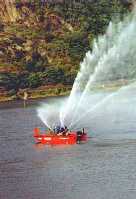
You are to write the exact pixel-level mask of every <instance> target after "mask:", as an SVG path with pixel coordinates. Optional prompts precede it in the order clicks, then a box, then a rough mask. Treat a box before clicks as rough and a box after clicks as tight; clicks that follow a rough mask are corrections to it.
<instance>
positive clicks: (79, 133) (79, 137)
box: [76, 131, 83, 144]
mask: <svg viewBox="0 0 136 199" xmlns="http://www.w3.org/2000/svg"><path fill="white" fill-rule="evenodd" d="M76 133H77V140H76V142H77V144H80V143H81V137H82V135H83V132H82V131H77V132H76Z"/></svg>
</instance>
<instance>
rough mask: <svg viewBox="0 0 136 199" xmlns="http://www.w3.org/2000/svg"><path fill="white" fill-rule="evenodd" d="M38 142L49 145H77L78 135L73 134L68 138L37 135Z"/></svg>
mask: <svg viewBox="0 0 136 199" xmlns="http://www.w3.org/2000/svg"><path fill="white" fill-rule="evenodd" d="M34 137H35V140H36V142H39V143H42V144H49V145H58V144H71V145H72V144H76V139H77V138H76V134H74V133H72V134H70V135H67V136H62V135H36V136H34Z"/></svg>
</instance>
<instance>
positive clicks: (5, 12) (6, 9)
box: [0, 0, 18, 22]
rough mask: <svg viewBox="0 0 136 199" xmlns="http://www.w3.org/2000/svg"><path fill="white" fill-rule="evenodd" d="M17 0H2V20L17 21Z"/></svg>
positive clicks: (0, 17)
mask: <svg viewBox="0 0 136 199" xmlns="http://www.w3.org/2000/svg"><path fill="white" fill-rule="evenodd" d="M15 3H16V1H15V0H1V1H0V20H2V21H4V22H15V21H16V20H17V18H18V12H17V9H16V5H15Z"/></svg>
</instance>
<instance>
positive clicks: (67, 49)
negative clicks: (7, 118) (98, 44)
mask: <svg viewBox="0 0 136 199" xmlns="http://www.w3.org/2000/svg"><path fill="white" fill-rule="evenodd" d="M126 7H127V9H128V3H127V4H126V1H125V3H123V4H122V3H121V1H119V0H118V1H117V0H113V1H108V0H107V1H106V0H105V1H103V0H102V1H94V0H90V1H89V0H80V1H79V0H73V1H72V0H0V98H1V97H2V96H4V95H5V96H6V95H9V96H17V93H18V92H19V90H20V89H36V88H37V87H39V86H46V89H47V87H48V88H49V87H51V86H52V85H54V86H56V85H58V84H61V85H72V83H73V81H74V78H75V76H76V73H77V70H78V67H79V63H80V61H81V60H82V59H83V57H84V55H85V52H86V51H88V50H89V49H90V48H91V45H92V41H93V38H94V37H96V36H97V35H98V34H102V33H103V32H104V31H105V29H106V27H107V25H108V23H109V21H110V20H111V18H112V13H113V14H115V13H117V12H119V14H120V13H121V14H124V12H126ZM55 89H56V88H55ZM55 92H56V91H55ZM57 92H59V91H57Z"/></svg>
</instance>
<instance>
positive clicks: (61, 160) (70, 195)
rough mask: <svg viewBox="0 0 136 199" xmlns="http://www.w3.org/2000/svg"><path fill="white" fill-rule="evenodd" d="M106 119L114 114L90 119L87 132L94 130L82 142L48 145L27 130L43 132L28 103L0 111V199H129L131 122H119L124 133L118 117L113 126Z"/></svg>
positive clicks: (134, 157)
mask: <svg viewBox="0 0 136 199" xmlns="http://www.w3.org/2000/svg"><path fill="white" fill-rule="evenodd" d="M118 108H119V107H118ZM125 111H126V110H125ZM111 115H114V121H115V120H116V117H115V114H107V115H106V114H105V115H104V114H102V111H101V113H100V114H98V115H95V118H94V120H92V130H91V131H92V132H96V131H97V132H96V133H94V134H93V138H90V140H89V142H88V143H87V144H83V145H74V146H59V147H58V146H53V147H52V146H43V145H41V144H34V140H33V137H32V135H33V131H32V130H33V128H34V127H35V126H36V127H40V128H41V129H44V128H45V127H44V125H43V124H42V123H41V121H40V120H39V119H38V118H37V116H36V113H35V106H34V105H33V106H29V107H28V108H26V109H24V108H22V107H21V106H20V105H16V106H14V108H10V106H8V108H7V109H4V108H3V109H1V110H0V198H1V199H81V198H86V199H90V198H93V199H101V198H102V199H109V198H110V199H112V198H123V199H125V198H126V199H128V198H129V199H131V198H132V199H134V198H135V195H136V183H135V182H136V175H135V174H136V167H135V165H136V139H135V132H136V122H135V118H134V119H133V120H131V121H130V120H129V121H128V123H125V129H123V125H120V123H119V121H120V122H121V121H123V119H122V120H119V121H116V122H118V124H119V128H118V126H114V125H115V124H116V123H112V122H111V123H110V124H112V127H113V128H109V124H107V118H108V116H111ZM120 119H121V117H120ZM125 122H126V120H125ZM102 128H103V129H102ZM131 129H132V131H131V133H130V130H131ZM105 132H106V134H104V133H105ZM108 132H109V134H108ZM114 132H115V133H114ZM123 132H125V133H124V134H123ZM119 133H120V136H119ZM90 134H91V133H90ZM118 138H120V139H118Z"/></svg>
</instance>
